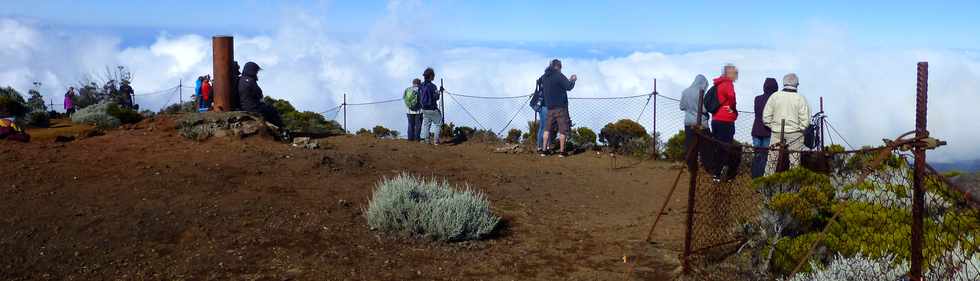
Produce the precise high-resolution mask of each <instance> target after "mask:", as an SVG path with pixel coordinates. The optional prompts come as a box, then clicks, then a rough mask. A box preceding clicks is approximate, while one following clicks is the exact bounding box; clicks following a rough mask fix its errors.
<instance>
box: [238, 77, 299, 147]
mask: <svg viewBox="0 0 980 281" xmlns="http://www.w3.org/2000/svg"><path fill="white" fill-rule="evenodd" d="M259 70H262V68H261V67H259V65H258V64H256V63H254V62H248V63H245V67H244V71H243V73H242V77H241V79H239V80H238V93H239V94H241V99H242V100H241V101H242V110H244V111H248V112H254V113H258V114H260V115H262V118H264V119H265V121H266V122H269V123H271V124H272V125H275V126H276V127H278V129H281V130H282V131H285V128H284V126H283V123H282V117H281V116H279V111H277V110H276V108H274V107H272V105H269V104H265V103H264V102H262V97H263V95H262V88H260V87H259V83H258V80H259ZM284 137H286V138H288V135H285V134H284Z"/></svg>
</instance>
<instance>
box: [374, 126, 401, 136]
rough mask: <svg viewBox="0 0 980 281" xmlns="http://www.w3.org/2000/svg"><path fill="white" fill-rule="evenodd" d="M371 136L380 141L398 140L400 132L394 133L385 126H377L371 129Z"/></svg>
mask: <svg viewBox="0 0 980 281" xmlns="http://www.w3.org/2000/svg"><path fill="white" fill-rule="evenodd" d="M371 135H374V137H376V138H379V139H396V138H398V131H394V130H391V129H388V128H385V127H384V126H381V125H377V126H374V128H372V129H371Z"/></svg>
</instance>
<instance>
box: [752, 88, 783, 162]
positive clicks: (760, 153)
mask: <svg viewBox="0 0 980 281" xmlns="http://www.w3.org/2000/svg"><path fill="white" fill-rule="evenodd" d="M778 90H779V84H778V83H776V79H775V78H766V82H763V83H762V94H761V95H758V96H756V97H755V122H753V123H752V147H755V148H756V150H755V154H754V155H753V157H752V178H758V177H761V176H763V175H765V174H766V161H768V160H769V150H767V148H769V144H770V143H771V142H770V141H771V140H772V139H771V137H772V130H770V129H769V127H767V126H766V123H765V121H763V120H762V112H763V111H764V110H765V109H766V104H767V103H768V102H769V98H770V97H772V94H773V93H775V92H776V91H778Z"/></svg>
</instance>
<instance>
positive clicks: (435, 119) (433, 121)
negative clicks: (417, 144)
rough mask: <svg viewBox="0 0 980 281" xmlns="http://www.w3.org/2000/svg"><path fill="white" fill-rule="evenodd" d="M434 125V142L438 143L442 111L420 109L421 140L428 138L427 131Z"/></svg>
mask: <svg viewBox="0 0 980 281" xmlns="http://www.w3.org/2000/svg"><path fill="white" fill-rule="evenodd" d="M433 125H434V126H435V127H436V133H435V142H433V143H434V144H438V143H439V133H440V132H442V112H439V111H438V110H422V140H423V141H427V140H429V138H430V136H429V133H430V132H431V131H432V126H433Z"/></svg>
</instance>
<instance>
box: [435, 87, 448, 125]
mask: <svg viewBox="0 0 980 281" xmlns="http://www.w3.org/2000/svg"><path fill="white" fill-rule="evenodd" d="M442 86H443V85H442V78H439V90H440V91H439V103H440V106H439V107H441V108H442V112H441V113H442V114H441V115H442V124H443V125H446V91H442V90H444V89H445V88H443V87H442ZM437 130H438V133H436V134H442V128H439V129H437Z"/></svg>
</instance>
